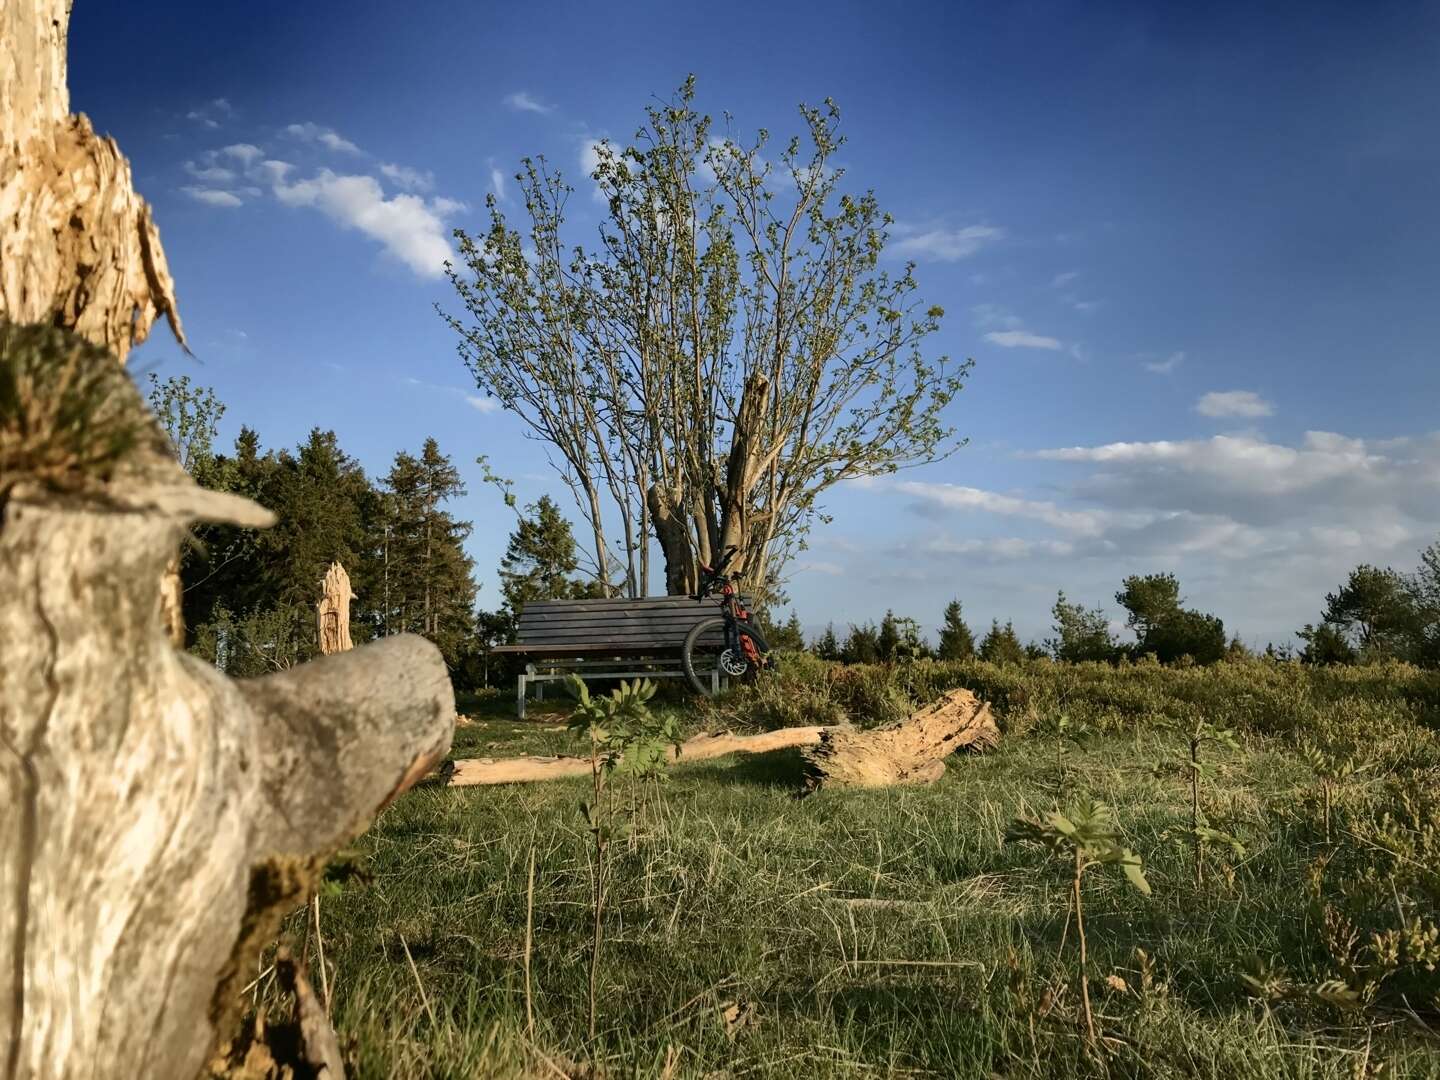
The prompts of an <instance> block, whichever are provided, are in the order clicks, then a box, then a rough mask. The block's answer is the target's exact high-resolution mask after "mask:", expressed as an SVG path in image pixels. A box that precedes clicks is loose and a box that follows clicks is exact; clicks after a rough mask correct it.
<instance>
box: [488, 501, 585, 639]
mask: <svg viewBox="0 0 1440 1080" xmlns="http://www.w3.org/2000/svg"><path fill="white" fill-rule="evenodd" d="M525 513H526V515H527V516H525V517H522V518H521V519H520V522H519V524H518V525H517V526H516V529H515V531H514V532H513V533H511V534H510V544H509V546H508V547H506V549H505V557H504V558H503V559H501V560H500V582H501V584H500V591H501V592H502V593H503V594H504V596H505V604H506V606H507V607H508V608H509V609H510V611H511V613H512V614H519V611H520V608H521V607H522V606H523V605H524V604H525V603H526V602H528V601H530V600H564V599H567V598H571V597H582V596H590V595H594V593H595V589H594V587H593V586H591V585H588V584H586V583H584V582H581V581H576V580H574V579H573V578H572V577H571V575H572V574H574V573H575V571H576V570H577V569H578V567H579V559H578V558H577V556H576V553H575V534H574V533H573V532H572V531H571V529H570V522H568V521H566V520H565V517H564V515H562V514H561V513H560V508H559V507H558V506H556V505H555V503H554V501H553V500H552V499H551V498H550V496H548V495H542V496H540V499H539V501H538V502H534V503H531V504H530V505H529V506H527V507H526V508H525Z"/></svg>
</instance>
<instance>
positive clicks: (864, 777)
mask: <svg viewBox="0 0 1440 1080" xmlns="http://www.w3.org/2000/svg"><path fill="white" fill-rule="evenodd" d="M999 741H1000V729H999V728H998V727H997V726H996V725H995V719H994V717H992V716H991V715H990V706H989V705H986V704H984V703H983V702H981V701H980V699H979V698H977V697H976V696H975V695H974V694H972V693H971V692H970V691H969V690H951V691H950V692H949V693H948V694H946V695H945V696H944V697H942V698H941V699H940V700H939V701H937V702H935V703H934V704H933V705H928V706H926V707H925V708H923V709H921V710H920V711H919V712H916V713H912V714H911V715H910V716H909V717H908V718H907V719H905V720H902V721H900V722H899V723H898V724H892V725H890V726H889V727H884V728H876V729H873V730H871V731H860V730H856V729H853V728H826V729H825V730H824V732H823V733H822V734H821V736H820V740H819V742H818V743H817V744H816V745H815V746H813V747H811V748H809V749H807V750H806V751H805V763H806V767H807V770H808V776H807V781H806V786H807V787H809V788H811V789H813V788H815V787H818V786H820V785H821V784H835V785H843V786H847V787H887V786H889V785H891V784H931V783H934V782H935V781H936V780H938V779H940V777H941V776H943V775H944V774H945V759H946V758H947V757H949V756H950V755H951V754H953V753H954V752H955V751H956V750H961V749H970V750H986V749H989V748H991V747H993V746H995V745H996V744H998V743H999Z"/></svg>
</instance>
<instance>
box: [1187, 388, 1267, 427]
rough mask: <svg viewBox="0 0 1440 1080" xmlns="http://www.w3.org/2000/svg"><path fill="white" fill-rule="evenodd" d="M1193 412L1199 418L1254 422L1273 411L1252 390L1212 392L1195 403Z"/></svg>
mask: <svg viewBox="0 0 1440 1080" xmlns="http://www.w3.org/2000/svg"><path fill="white" fill-rule="evenodd" d="M1195 411H1196V412H1198V413H1199V414H1200V415H1201V416H1212V417H1216V418H1222V417H1240V418H1242V419H1246V420H1254V419H1258V418H1259V417H1262V416H1270V415H1272V414H1273V413H1274V412H1275V409H1274V407H1272V406H1271V404H1270V403H1269V402H1268V401H1266V400H1265V399H1264V398H1262V397H1261V396H1260V395H1259V394H1257V393H1255V392H1254V391H1253V390H1223V391H1222V390H1214V391H1211V392H1210V393H1208V394H1206V395H1204V396H1203V397H1202V398H1201V399H1200V400H1199V401H1197V402H1196V403H1195Z"/></svg>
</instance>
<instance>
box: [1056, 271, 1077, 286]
mask: <svg viewBox="0 0 1440 1080" xmlns="http://www.w3.org/2000/svg"><path fill="white" fill-rule="evenodd" d="M1079 276H1080V271H1079V270H1066V271H1065V272H1064V273H1063V274H1056V275H1055V276H1054V277H1053V278H1051V279H1050V284H1051V285H1052V286H1053V287H1054V288H1057V289H1063V288H1064V287H1065V286H1066V285H1069V284H1070V283H1071V282H1072V281H1074V280H1075V279H1076V278H1078V277H1079Z"/></svg>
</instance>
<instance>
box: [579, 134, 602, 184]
mask: <svg viewBox="0 0 1440 1080" xmlns="http://www.w3.org/2000/svg"><path fill="white" fill-rule="evenodd" d="M604 143H605V140H604V139H586V140H585V141H584V142H582V143H581V144H580V171H581V172H583V173H584V174H585V175H586V176H589V175H590V174H592V173H593V172H594V171H595V170H596V169H598V168H599V167H600V147H601V146H602V145H604Z"/></svg>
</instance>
